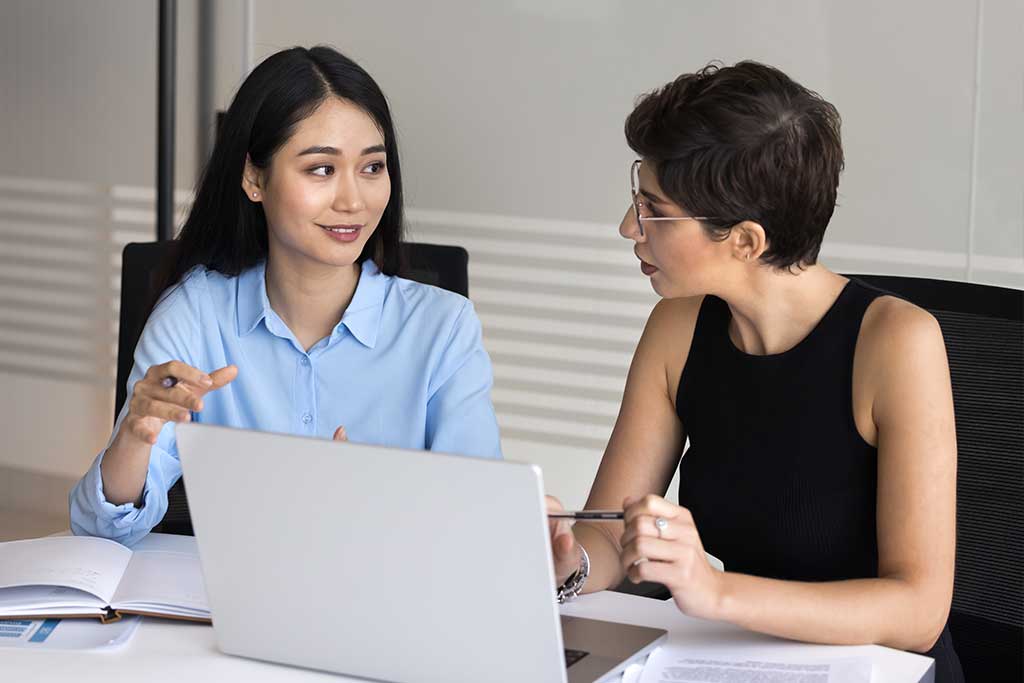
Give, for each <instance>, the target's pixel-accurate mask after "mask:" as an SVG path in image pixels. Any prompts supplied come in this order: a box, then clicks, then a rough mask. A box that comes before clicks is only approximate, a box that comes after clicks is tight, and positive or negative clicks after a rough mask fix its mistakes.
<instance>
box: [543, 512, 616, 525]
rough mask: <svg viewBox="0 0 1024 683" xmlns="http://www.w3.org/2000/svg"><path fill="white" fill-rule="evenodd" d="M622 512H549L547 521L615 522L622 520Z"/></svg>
mask: <svg viewBox="0 0 1024 683" xmlns="http://www.w3.org/2000/svg"><path fill="white" fill-rule="evenodd" d="M624 515H625V513H624V512H623V511H622V510H562V511H561V512H549V513H548V519H578V520H587V521H588V522H601V521H605V522H615V521H620V520H622V519H624Z"/></svg>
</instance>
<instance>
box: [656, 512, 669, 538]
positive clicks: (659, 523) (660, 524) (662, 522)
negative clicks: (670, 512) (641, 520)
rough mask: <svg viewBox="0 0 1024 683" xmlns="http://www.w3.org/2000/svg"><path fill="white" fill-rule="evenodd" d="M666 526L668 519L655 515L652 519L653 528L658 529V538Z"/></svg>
mask: <svg viewBox="0 0 1024 683" xmlns="http://www.w3.org/2000/svg"><path fill="white" fill-rule="evenodd" d="M667 526H668V520H667V519H665V518H664V517H657V518H655V520H654V528H655V529H657V530H658V538H661V532H662V531H664V530H665V528H666V527H667Z"/></svg>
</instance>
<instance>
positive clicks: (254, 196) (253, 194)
mask: <svg viewBox="0 0 1024 683" xmlns="http://www.w3.org/2000/svg"><path fill="white" fill-rule="evenodd" d="M258 195H259V193H258V192H253V193H252V198H253V199H256V197H257V196H258ZM747 258H750V257H749V256H748V257H747Z"/></svg>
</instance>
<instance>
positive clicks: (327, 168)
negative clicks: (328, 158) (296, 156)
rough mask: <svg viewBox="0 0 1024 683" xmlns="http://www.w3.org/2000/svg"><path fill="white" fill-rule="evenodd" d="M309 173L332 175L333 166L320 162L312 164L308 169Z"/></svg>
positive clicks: (322, 176) (323, 176)
mask: <svg viewBox="0 0 1024 683" xmlns="http://www.w3.org/2000/svg"><path fill="white" fill-rule="evenodd" d="M309 172H310V174H312V175H315V176H320V177H321V178H326V177H327V176H329V175H334V167H333V166H331V165H330V164H321V165H320V166H314V167H313V168H311V169H309Z"/></svg>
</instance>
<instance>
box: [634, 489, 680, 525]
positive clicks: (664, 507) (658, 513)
mask: <svg viewBox="0 0 1024 683" xmlns="http://www.w3.org/2000/svg"><path fill="white" fill-rule="evenodd" d="M623 509H624V510H625V515H624V520H623V521H625V522H626V523H627V524H628V523H629V522H630V520H632V519H633V518H634V517H637V516H639V515H651V516H652V517H665V518H666V519H672V518H674V517H677V516H679V515H680V514H681V512H680V511H681V510H683V509H684V508H681V507H679V506H678V505H675V504H673V503H670V502H668V501H667V500H665V499H664V498H662V497H661V496H656V495H654V494H653V493H651V494H648V495H646V496H644V497H643V498H640V499H639V500H634V501H633V502H632V504H631V505H628V506H624V507H623Z"/></svg>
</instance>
